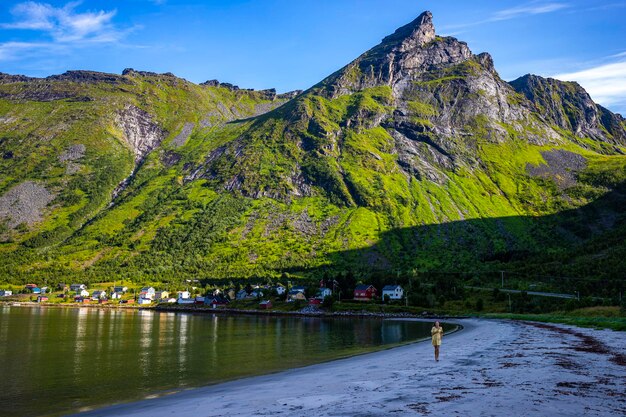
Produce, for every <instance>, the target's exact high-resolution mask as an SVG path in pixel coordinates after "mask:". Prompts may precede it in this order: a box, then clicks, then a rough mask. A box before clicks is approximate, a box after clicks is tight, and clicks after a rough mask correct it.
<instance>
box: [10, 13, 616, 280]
mask: <svg viewBox="0 0 626 417" xmlns="http://www.w3.org/2000/svg"><path fill="white" fill-rule="evenodd" d="M0 83H1V84H0V97H1V101H0V106H1V107H0V109H1V111H0V132H1V134H0V138H1V139H0V149H1V151H2V153H3V154H4V157H3V159H2V161H1V162H0V172H2V174H3V176H2V180H1V181H2V182H0V196H1V197H0V218H4V223H3V226H2V229H0V236H2V241H3V243H0V256H2V260H3V262H2V266H1V267H0V277H1V278H5V279H12V280H28V279H34V278H36V277H64V278H65V277H67V280H70V279H85V280H99V279H102V278H103V277H107V278H125V279H134V280H146V279H159V280H179V279H183V278H197V277H200V278H247V277H275V276H279V275H280V274H282V273H283V272H290V273H292V274H294V275H296V276H316V275H318V274H320V273H322V271H333V272H345V271H348V270H349V271H353V272H355V273H357V274H358V275H359V276H367V275H369V274H371V273H372V272H373V271H387V272H390V271H395V272H396V273H400V274H409V273H412V274H414V273H416V271H417V272H424V273H425V272H450V271H464V272H468V271H472V272H475V273H482V272H485V271H498V270H500V269H503V268H504V269H507V270H516V271H519V272H520V273H525V274H533V273H534V272H533V271H543V273H545V274H553V275H559V274H566V273H567V274H569V275H574V276H576V275H579V276H582V277H592V278H594V279H595V278H597V277H600V276H606V275H610V274H613V273H615V272H617V269H619V268H620V267H619V265H621V264H620V263H619V262H617V261H616V259H618V258H617V256H621V255H620V254H621V253H623V243H622V242H618V240H619V239H618V237H619V236H623V234H621V235H620V232H619V231H621V230H623V222H624V216H623V209H622V207H624V206H623V204H622V203H623V197H624V193H623V192H622V191H620V190H621V188H620V187H621V186H622V183H623V182H624V180H626V157H624V152H625V151H626V123H625V122H624V119H623V118H621V116H619V115H615V114H612V113H611V112H610V111H608V110H606V109H604V108H602V107H600V106H597V105H595V104H594V103H593V101H591V99H590V98H589V96H588V95H587V94H586V92H584V90H582V88H580V86H578V85H576V84H574V83H563V82H560V81H557V80H551V79H547V80H546V79H542V78H540V77H536V76H525V77H522V78H520V79H518V80H516V81H514V82H512V83H511V84H509V83H506V82H505V81H503V80H502V79H500V77H499V76H498V74H497V72H496V70H495V68H494V65H493V62H492V60H491V57H490V56H489V55H488V54H486V53H483V54H479V55H474V54H473V53H472V52H471V51H470V50H469V48H468V47H467V45H466V44H465V43H463V42H460V41H458V40H457V39H455V38H451V37H447V38H443V37H439V36H437V35H436V34H435V29H434V26H433V24H432V16H431V15H430V13H424V14H422V15H421V16H419V17H418V18H417V19H416V20H415V21H413V22H411V23H410V24H408V25H406V26H404V27H402V28H400V29H398V30H397V31H396V32H395V33H394V34H392V35H390V36H388V37H386V38H385V39H383V41H382V42H381V44H379V45H377V46H376V47H374V48H372V49H371V50H369V51H367V52H366V53H364V54H363V55H362V56H360V57H359V58H357V59H356V60H355V61H353V62H352V63H350V64H348V65H347V66H346V67H344V68H342V69H341V70H339V71H337V72H336V73H334V74H332V75H330V76H329V77H328V78H326V79H325V80H323V81H322V82H320V83H319V84H317V85H315V86H313V87H312V88H311V89H309V90H307V91H305V92H303V93H301V94H299V95H295V94H292V95H284V96H276V95H275V93H274V92H273V91H262V92H255V91H243V90H236V89H234V88H232V87H230V86H226V87H224V86H223V85H219V84H218V83H215V82H213V83H210V85H200V86H198V85H194V84H192V83H189V82H187V81H184V80H181V79H179V78H176V77H174V76H172V75H156V74H149V73H139V72H136V71H125V73H124V74H123V75H121V76H117V75H109V74H98V73H88V72H74V73H68V74H65V75H63V76H57V77H49V78H47V79H43V80H34V79H26V78H24V77H19V76H3V77H1V78H0ZM272 109H273V110H272ZM611 239H612V240H611ZM616 239H617V240H616ZM603 241H611V242H614V245H612V246H611V247H610V248H608V249H607V248H606V247H604V246H603V245H602V243H601V242H603ZM613 249H615V250H613ZM620 251H621V252H620ZM572 256H573V257H574V258H571V257H572ZM590 256H591V257H593V259H604V260H605V262H606V263H608V264H611V265H613V266H612V267H611V268H612V270H607V271H596V270H590V269H589V268H586V267H584V265H587V264H588V263H589V262H588V261H589V257H590ZM568 257H570V258H571V259H570V258H568ZM564 259H567V260H568V262H564ZM576 259H580V261H577V260H576ZM585 259H586V260H585ZM565 263H567V265H565ZM70 277H71V278H70Z"/></svg>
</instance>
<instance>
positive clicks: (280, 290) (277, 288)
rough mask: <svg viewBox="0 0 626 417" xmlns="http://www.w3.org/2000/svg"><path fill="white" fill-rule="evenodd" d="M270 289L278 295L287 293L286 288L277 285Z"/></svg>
mask: <svg viewBox="0 0 626 417" xmlns="http://www.w3.org/2000/svg"><path fill="white" fill-rule="evenodd" d="M272 289H273V290H274V291H276V294H278V295H283V294H285V292H286V291H287V288H285V287H283V286H282V285H277V286H275V287H272Z"/></svg>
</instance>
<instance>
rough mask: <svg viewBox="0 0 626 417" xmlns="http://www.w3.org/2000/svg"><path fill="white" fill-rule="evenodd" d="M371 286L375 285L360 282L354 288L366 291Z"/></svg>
mask: <svg viewBox="0 0 626 417" xmlns="http://www.w3.org/2000/svg"><path fill="white" fill-rule="evenodd" d="M369 287H372V288H374V286H373V285H372V284H359V285H357V286H356V287H355V288H354V290H355V291H365V290H367V289H368V288H369Z"/></svg>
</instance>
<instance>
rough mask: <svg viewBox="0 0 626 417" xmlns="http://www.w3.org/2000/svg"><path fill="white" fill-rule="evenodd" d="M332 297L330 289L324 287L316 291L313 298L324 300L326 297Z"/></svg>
mask: <svg viewBox="0 0 626 417" xmlns="http://www.w3.org/2000/svg"><path fill="white" fill-rule="evenodd" d="M332 295H333V291H332V290H331V289H330V288H326V287H322V288H320V289H319V290H317V293H316V294H315V298H320V299H322V300H323V299H324V298H326V297H330V296H332Z"/></svg>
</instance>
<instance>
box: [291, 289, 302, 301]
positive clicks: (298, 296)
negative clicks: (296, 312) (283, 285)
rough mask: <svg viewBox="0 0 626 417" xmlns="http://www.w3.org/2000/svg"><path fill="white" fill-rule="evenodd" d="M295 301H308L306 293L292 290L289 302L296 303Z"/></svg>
mask: <svg viewBox="0 0 626 417" xmlns="http://www.w3.org/2000/svg"><path fill="white" fill-rule="evenodd" d="M295 300H303V301H306V296H305V295H304V291H298V290H291V291H289V293H288V294H287V301H295Z"/></svg>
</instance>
